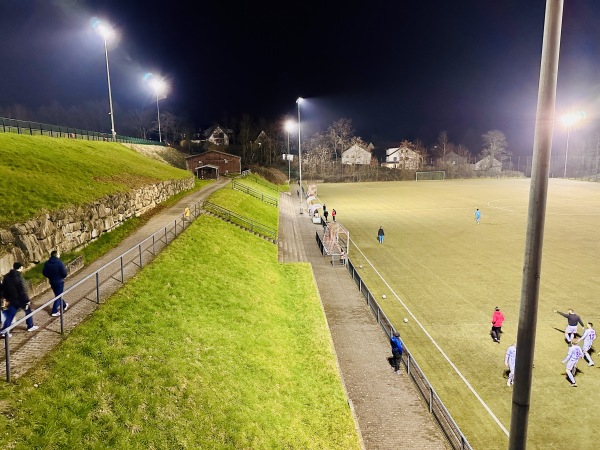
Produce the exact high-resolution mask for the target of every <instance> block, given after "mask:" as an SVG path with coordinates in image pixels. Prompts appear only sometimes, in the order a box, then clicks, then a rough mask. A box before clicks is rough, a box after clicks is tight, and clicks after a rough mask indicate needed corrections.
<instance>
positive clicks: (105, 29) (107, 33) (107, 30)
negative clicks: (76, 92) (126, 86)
mask: <svg viewBox="0 0 600 450" xmlns="http://www.w3.org/2000/svg"><path fill="white" fill-rule="evenodd" d="M92 26H93V27H94V28H95V29H97V30H98V32H99V33H100V34H101V35H102V37H103V38H104V56H105V57H106V78H107V80H108V105H109V107H110V112H109V114H110V126H111V129H110V131H111V133H112V139H113V141H116V140H117V139H116V138H117V132H116V131H115V115H114V114H113V104H112V91H111V89H110V69H109V67H108V45H107V41H108V39H110V38H112V37H113V36H114V34H115V33H114V31H113V29H112V28H111V27H110V26H108V25H106V24H105V23H102V22H100V21H99V20H94V21H93V23H92Z"/></svg>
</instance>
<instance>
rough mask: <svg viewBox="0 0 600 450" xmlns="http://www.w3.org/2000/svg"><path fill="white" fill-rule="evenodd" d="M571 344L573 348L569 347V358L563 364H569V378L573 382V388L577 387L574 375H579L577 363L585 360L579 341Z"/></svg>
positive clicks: (574, 340)
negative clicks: (582, 359)
mask: <svg viewBox="0 0 600 450" xmlns="http://www.w3.org/2000/svg"><path fill="white" fill-rule="evenodd" d="M570 344H571V346H570V347H569V351H568V352H567V356H566V357H565V359H563V361H562V362H563V363H566V364H567V366H566V367H567V378H568V379H569V381H570V382H571V386H573V387H577V383H576V382H575V377H574V376H573V375H574V374H575V373H577V361H579V360H580V359H581V358H583V350H581V347H580V346H579V345H577V339H573V340H572V341H571V342H570Z"/></svg>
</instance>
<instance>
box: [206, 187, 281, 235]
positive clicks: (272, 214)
mask: <svg viewBox="0 0 600 450" xmlns="http://www.w3.org/2000/svg"><path fill="white" fill-rule="evenodd" d="M261 192H263V191H261ZM273 195H274V196H277V194H276V193H273ZM209 201H210V202H211V203H214V204H216V205H219V206H222V207H223V208H227V209H229V210H230V211H233V212H235V213H237V214H240V215H242V216H244V217H249V218H251V219H252V220H254V221H255V222H258V223H260V224H262V225H265V226H267V227H269V228H273V229H277V228H278V223H279V210H278V209H277V208H276V207H274V206H272V205H269V204H267V203H263V202H261V201H260V200H258V199H256V198H254V197H252V196H251V195H248V194H244V193H243V192H241V191H236V190H234V189H231V187H225V188H223V189H219V190H218V191H216V192H215V193H214V194H213V195H211V196H210V199H209Z"/></svg>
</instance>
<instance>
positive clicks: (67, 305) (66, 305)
mask: <svg viewBox="0 0 600 450" xmlns="http://www.w3.org/2000/svg"><path fill="white" fill-rule="evenodd" d="M67 309H69V304H68V303H65V307H64V308H63V311H66V310H67Z"/></svg>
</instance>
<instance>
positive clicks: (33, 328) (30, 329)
mask: <svg viewBox="0 0 600 450" xmlns="http://www.w3.org/2000/svg"><path fill="white" fill-rule="evenodd" d="M39 328H40V327H38V326H37V325H34V326H32V327H31V328H27V331H35V330H37V329H39Z"/></svg>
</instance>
